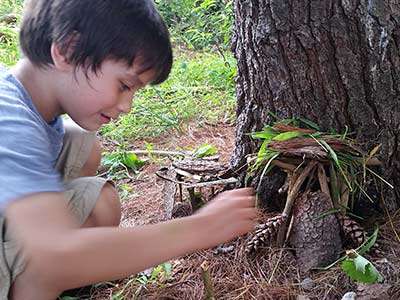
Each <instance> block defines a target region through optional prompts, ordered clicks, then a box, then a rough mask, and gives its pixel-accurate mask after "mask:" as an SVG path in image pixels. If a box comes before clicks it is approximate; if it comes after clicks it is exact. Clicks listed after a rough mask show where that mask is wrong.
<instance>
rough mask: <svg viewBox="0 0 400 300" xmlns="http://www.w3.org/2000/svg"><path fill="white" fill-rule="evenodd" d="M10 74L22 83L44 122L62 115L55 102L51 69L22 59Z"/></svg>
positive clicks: (55, 96)
mask: <svg viewBox="0 0 400 300" xmlns="http://www.w3.org/2000/svg"><path fill="white" fill-rule="evenodd" d="M11 73H12V74H13V75H14V76H15V77H16V78H17V79H18V80H19V81H20V82H21V83H22V85H23V86H24V88H25V89H26V91H27V92H28V94H29V95H30V96H31V98H32V101H33V104H34V105H35V107H36V109H37V111H38V112H39V113H40V115H41V116H42V118H43V119H44V120H45V121H46V122H50V121H52V120H54V118H55V117H57V116H59V115H60V114H62V113H63V111H62V109H61V107H60V105H59V103H58V100H57V85H56V84H55V82H54V78H55V76H54V74H53V71H52V68H51V67H44V68H39V67H38V66H36V65H34V64H32V63H31V61H29V60H28V59H26V58H24V59H21V60H20V61H19V62H18V63H17V64H16V65H15V66H14V67H13V68H12V69H11Z"/></svg>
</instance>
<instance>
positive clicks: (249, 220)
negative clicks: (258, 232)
mask: <svg viewBox="0 0 400 300" xmlns="http://www.w3.org/2000/svg"><path fill="white" fill-rule="evenodd" d="M255 201H256V195H255V191H254V189H253V188H243V189H236V190H232V191H227V192H224V193H221V194H219V195H218V196H217V197H215V198H214V199H213V200H211V201H210V202H209V203H208V204H207V205H205V206H204V207H203V208H201V209H200V210H199V211H198V212H197V213H196V216H198V217H201V218H202V220H203V223H204V224H203V226H204V229H205V231H206V232H205V236H204V238H205V239H206V241H207V242H208V243H209V247H211V246H215V245H217V244H219V243H223V242H228V241H230V240H232V239H233V238H235V237H237V236H239V235H242V234H245V233H247V232H250V231H252V230H254V225H255V219H256V218H257V209H256V208H255Z"/></svg>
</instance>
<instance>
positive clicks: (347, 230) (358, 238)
mask: <svg viewBox="0 0 400 300" xmlns="http://www.w3.org/2000/svg"><path fill="white" fill-rule="evenodd" d="M337 218H338V221H339V224H340V226H341V227H342V230H343V234H344V238H345V240H346V241H347V242H348V241H350V242H351V243H352V244H353V245H352V246H354V247H355V248H357V247H359V246H361V245H362V244H363V243H364V242H365V241H366V239H367V237H368V234H367V232H366V231H365V230H364V228H362V227H361V225H360V224H358V223H357V222H356V221H354V220H353V219H351V218H350V217H349V216H347V215H344V214H337ZM369 252H370V254H373V255H380V254H381V253H382V250H381V247H380V245H379V242H378V241H376V242H375V244H374V245H373V246H372V247H371V249H370V250H369Z"/></svg>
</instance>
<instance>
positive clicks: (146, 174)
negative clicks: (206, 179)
mask: <svg viewBox="0 0 400 300" xmlns="http://www.w3.org/2000/svg"><path fill="white" fill-rule="evenodd" d="M234 131H235V128H234V127H233V126H229V125H226V124H217V125H214V126H211V125H208V126H203V127H201V128H200V127H197V126H196V125H189V126H187V128H185V130H184V131H182V133H169V134H166V135H164V136H162V137H159V138H157V139H152V140H148V139H147V140H146V141H147V142H148V143H151V144H152V145H153V149H154V150H157V149H158V150H170V151H175V150H176V149H177V147H180V148H187V147H196V146H199V145H201V144H203V143H208V144H212V145H214V146H216V147H217V148H218V155H219V156H220V161H221V162H223V163H226V164H228V163H229V158H230V155H231V151H232V147H233V144H234ZM104 144H105V147H106V148H107V147H112V145H110V144H108V143H107V141H104ZM137 149H142V150H145V149H146V147H145V145H144V143H143V141H135V142H134V143H132V147H131V149H130V150H137ZM169 164H170V159H169V158H168V157H166V156H157V159H156V160H155V161H154V162H153V163H148V164H146V166H144V167H143V169H142V170H141V171H140V174H139V175H138V176H133V177H132V179H124V180H122V181H119V182H117V183H118V184H122V185H127V186H129V188H130V189H131V191H130V193H129V195H128V196H127V197H126V198H125V199H124V200H123V202H122V220H121V226H122V227H132V226H138V225H143V224H151V223H157V222H159V221H161V220H162V216H163V213H164V209H163V201H164V199H163V192H162V189H163V185H164V181H163V180H160V179H159V178H158V177H157V176H156V175H155V172H156V171H157V170H158V169H159V168H160V167H161V166H168V165H169ZM390 217H391V218H390V219H389V218H386V220H385V221H384V222H382V223H383V224H382V226H381V230H380V241H381V244H382V245H383V247H384V254H383V255H381V256H380V257H368V258H369V259H371V260H372V261H373V262H374V264H375V265H376V267H377V268H378V270H380V271H381V273H382V275H383V276H384V278H385V282H384V283H383V284H380V285H373V286H364V285H359V284H356V283H355V282H354V281H352V280H350V279H349V278H348V277H347V276H346V275H345V274H344V272H343V271H342V270H341V268H340V266H339V265H336V266H335V267H333V268H331V269H330V270H328V271H323V272H322V271H321V272H313V273H309V274H302V273H301V272H300V271H299V270H298V269H297V267H296V258H295V257H294V255H293V253H292V251H291V249H287V248H284V249H279V248H276V247H266V248H263V249H262V250H260V251H258V253H256V254H254V255H248V254H246V253H245V252H244V243H245V242H246V237H242V238H239V239H238V240H236V241H233V242H232V243H230V244H227V245H221V246H219V247H217V248H214V249H210V250H208V251H201V252H198V253H194V254H191V255H188V256H185V257H182V258H179V259H176V260H173V261H170V262H169V263H170V264H171V267H172V268H171V272H170V273H169V274H165V273H162V272H161V274H160V276H159V277H158V278H157V280H154V281H151V280H148V279H146V277H142V278H144V279H143V280H142V281H141V282H140V281H139V280H137V279H135V277H134V276H132V277H130V278H126V279H124V280H121V281H117V282H114V283H108V284H101V285H97V286H96V287H92V288H91V296H90V297H89V298H88V299H116V300H118V299H146V300H147V299H154V300H155V299H159V300H172V299H181V300H186V299H187V300H192V299H193V300H198V299H207V300H211V299H214V300H215V299H218V300H236V299H243V300H247V299H260V300H262V299H273V300H275V299H276V300H280V299H282V300H283V299H287V300H289V299H290V300H308V299H310V300H317V299H318V300H336V299H338V300H340V299H342V296H343V295H344V294H345V293H346V292H356V293H357V295H358V298H347V299H348V300H350V299H357V300H358V299H362V300H366V299H380V300H385V299H388V300H398V299H400V272H399V269H400V247H399V245H400V239H399V236H398V232H397V230H399V229H400V212H398V213H397V214H393V215H391V216H390ZM227 226H229V224H227ZM132 256H133V257H134V252H132ZM204 262H206V263H207V264H208V266H209V272H210V274H211V284H212V286H213V291H214V298H212V297H210V296H209V297H207V296H206V292H205V288H204V280H203V278H202V268H201V265H202V264H203V263H204ZM149 272H151V270H149ZM147 278H148V277H147ZM81 299H83V298H81Z"/></svg>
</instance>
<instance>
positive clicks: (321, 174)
mask: <svg viewBox="0 0 400 300" xmlns="http://www.w3.org/2000/svg"><path fill="white" fill-rule="evenodd" d="M318 181H319V186H320V187H321V191H322V192H323V193H325V194H327V195H328V196H329V198H331V200H332V197H331V192H330V190H329V185H328V177H327V176H326V172H325V169H324V166H323V165H322V164H321V163H318Z"/></svg>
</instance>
